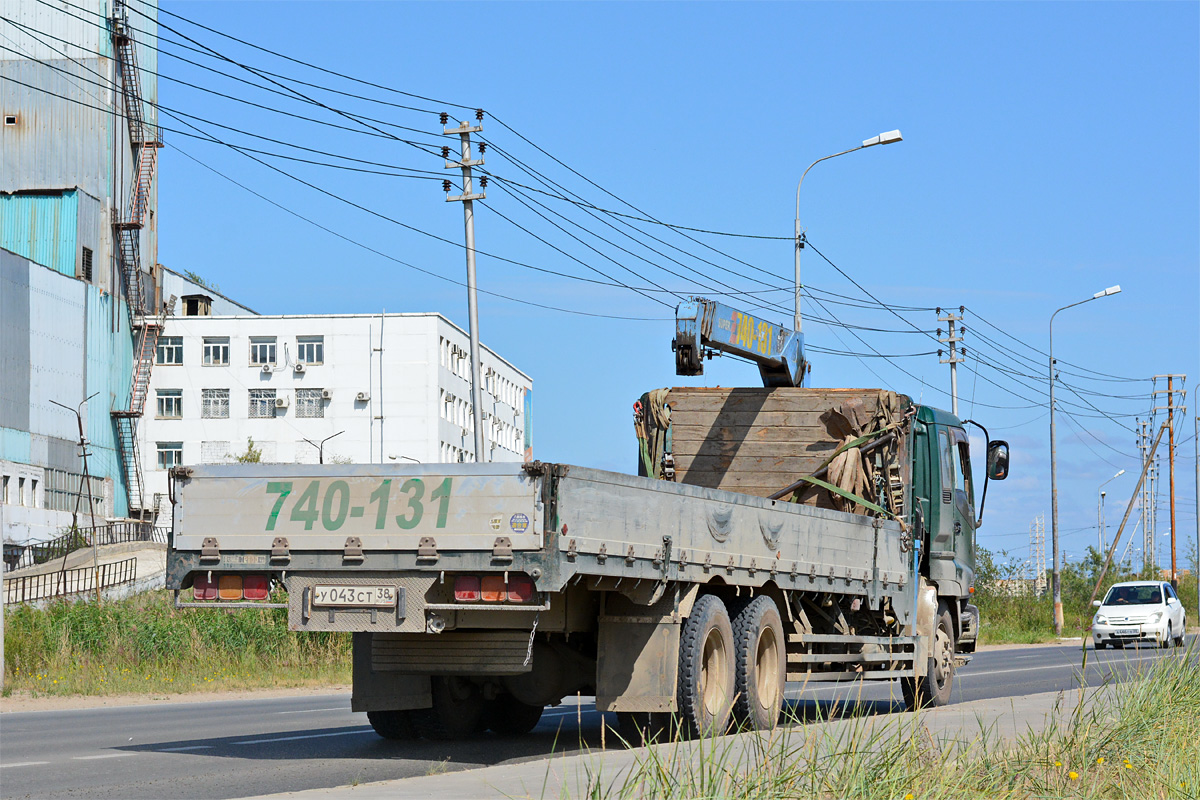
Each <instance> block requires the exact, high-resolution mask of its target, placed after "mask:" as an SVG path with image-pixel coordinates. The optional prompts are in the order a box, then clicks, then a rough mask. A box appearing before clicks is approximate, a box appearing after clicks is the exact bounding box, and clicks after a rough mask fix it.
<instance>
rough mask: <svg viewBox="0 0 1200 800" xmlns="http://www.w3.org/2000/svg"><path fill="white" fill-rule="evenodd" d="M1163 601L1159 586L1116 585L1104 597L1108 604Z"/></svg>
mask: <svg viewBox="0 0 1200 800" xmlns="http://www.w3.org/2000/svg"><path fill="white" fill-rule="evenodd" d="M1160 603H1162V591H1161V590H1160V589H1159V588H1158V587H1157V586H1114V587H1112V588H1111V589H1109V590H1108V597H1106V598H1104V605H1106V606H1146V605H1158V604H1160Z"/></svg>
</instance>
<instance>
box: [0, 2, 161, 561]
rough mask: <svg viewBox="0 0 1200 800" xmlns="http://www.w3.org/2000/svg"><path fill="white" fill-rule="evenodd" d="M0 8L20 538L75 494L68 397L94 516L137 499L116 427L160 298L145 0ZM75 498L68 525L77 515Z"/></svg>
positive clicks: (9, 472) (134, 511) (1, 414)
mask: <svg viewBox="0 0 1200 800" xmlns="http://www.w3.org/2000/svg"><path fill="white" fill-rule="evenodd" d="M4 9H5V17H7V18H8V20H11V22H10V21H8V20H5V21H0V27H3V32H4V35H5V42H6V48H7V49H5V50H3V51H2V52H0V114H2V115H3V124H2V125H0V479H2V480H3V488H2V494H0V535H2V536H3V539H4V541H5V543H15V544H23V543H27V542H30V541H40V540H44V539H48V538H51V537H53V536H55V535H57V534H58V533H59V532H60V531H61V530H62V529H63V528H64V527H66V526H68V525H70V524H71V521H72V513H71V512H72V510H73V509H74V508H75V506H76V503H77V501H78V499H79V496H80V488H81V481H80V477H81V475H82V472H83V469H82V463H81V458H80V450H79V442H78V439H79V431H78V427H77V425H76V420H75V415H74V413H72V412H69V411H67V410H64V409H63V408H61V407H59V406H57V405H55V403H61V404H62V405H63V406H67V407H68V408H71V409H74V408H76V407H80V406H81V405H82V408H83V411H84V433H85V436H86V438H87V440H88V453H89V458H88V467H89V472H90V474H91V475H92V476H93V478H94V479H95V480H94V482H93V485H92V486H91V489H90V491H91V494H92V495H93V496H94V497H95V498H96V500H97V507H96V513H97V517H99V516H101V515H102V516H103V517H104V518H107V519H114V518H125V517H141V516H144V513H145V510H146V503H145V502H144V500H143V498H142V496H141V491H140V474H139V470H140V468H139V465H138V463H137V459H136V452H130V451H129V445H128V443H127V442H126V441H125V439H128V438H129V437H128V436H127V434H126V432H127V431H129V430H130V429H132V430H133V431H136V425H137V422H138V419H139V417H140V413H141V409H140V406H139V405H138V393H139V391H140V392H142V393H144V391H145V390H144V388H140V389H139V387H140V386H141V385H142V384H144V383H148V380H149V375H148V370H149V363H146V362H147V361H149V362H151V363H152V359H149V360H148V359H146V358H144V355H145V353H146V351H147V348H149V352H150V353H151V354H152V353H153V342H154V341H155V340H156V339H157V336H158V331H159V330H160V329H161V310H162V307H163V301H164V299H165V298H163V297H162V296H161V292H160V290H159V289H158V288H157V286H156V276H157V275H160V274H161V270H157V269H156V268H155V267H156V263H157V236H156V222H155V216H156V211H157V202H156V197H157V174H156V165H157V151H158V147H159V145H160V141H159V134H158V129H157V116H158V115H157V108H156V101H157V93H158V86H157V79H156V77H155V75H154V71H155V70H156V68H157V52H156V50H155V44H156V42H157V22H156V20H157V0H77V2H76V4H75V5H74V7H70V8H68V7H56V6H53V5H52V4H48V3H40V2H37V0H7V1H6V2H5V3H4ZM68 12H69V13H68ZM139 65H140V67H139ZM142 373H145V374H142ZM89 398H90V399H89ZM52 401H53V402H52ZM85 401H86V402H85ZM132 441H133V442H134V444H133V448H134V451H136V435H134V436H133V437H132ZM83 497H84V500H83V503H82V509H81V519H80V521H79V524H80V525H89V524H90V518H89V517H88V516H87V513H86V512H87V511H88V503H87V500H86V494H84V495H83Z"/></svg>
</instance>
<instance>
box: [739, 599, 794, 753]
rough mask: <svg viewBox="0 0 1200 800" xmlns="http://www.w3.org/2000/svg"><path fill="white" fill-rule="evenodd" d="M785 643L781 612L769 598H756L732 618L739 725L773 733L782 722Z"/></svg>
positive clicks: (785, 668)
mask: <svg viewBox="0 0 1200 800" xmlns="http://www.w3.org/2000/svg"><path fill="white" fill-rule="evenodd" d="M784 641H785V640H784V636H783V620H781V619H780V617H779V609H778V607H776V605H775V601H773V600H772V599H771V598H770V597H767V596H766V595H759V596H758V597H756V598H754V599H753V600H752V601H750V603H748V604H747V605H746V606H745V607H743V608H742V609H741V610H740V611H739V612H738V613H737V615H736V616H735V617H734V618H733V642H734V657H735V668H734V688H735V691H736V700H735V701H734V704H733V714H734V717H735V718H736V719H737V720H738V722H740V723H742V724H744V725H748V726H749V727H751V728H755V729H757V730H771V729H772V728H774V727H775V725H776V724H777V723H778V722H779V711H780V709H781V708H782V707H783V688H784V683H785V682H786V680H787V664H786V662H785V658H786V646H785V644H784Z"/></svg>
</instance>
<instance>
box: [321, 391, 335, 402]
mask: <svg viewBox="0 0 1200 800" xmlns="http://www.w3.org/2000/svg"><path fill="white" fill-rule="evenodd" d="M321 399H322V400H332V399H333V392H332V391H330V390H329V389H322V390H321Z"/></svg>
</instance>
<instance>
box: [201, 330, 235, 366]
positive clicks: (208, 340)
mask: <svg viewBox="0 0 1200 800" xmlns="http://www.w3.org/2000/svg"><path fill="white" fill-rule="evenodd" d="M228 363H229V337H228V336H205V337H204V366H206V367H223V366H225V365H227V364H228Z"/></svg>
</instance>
